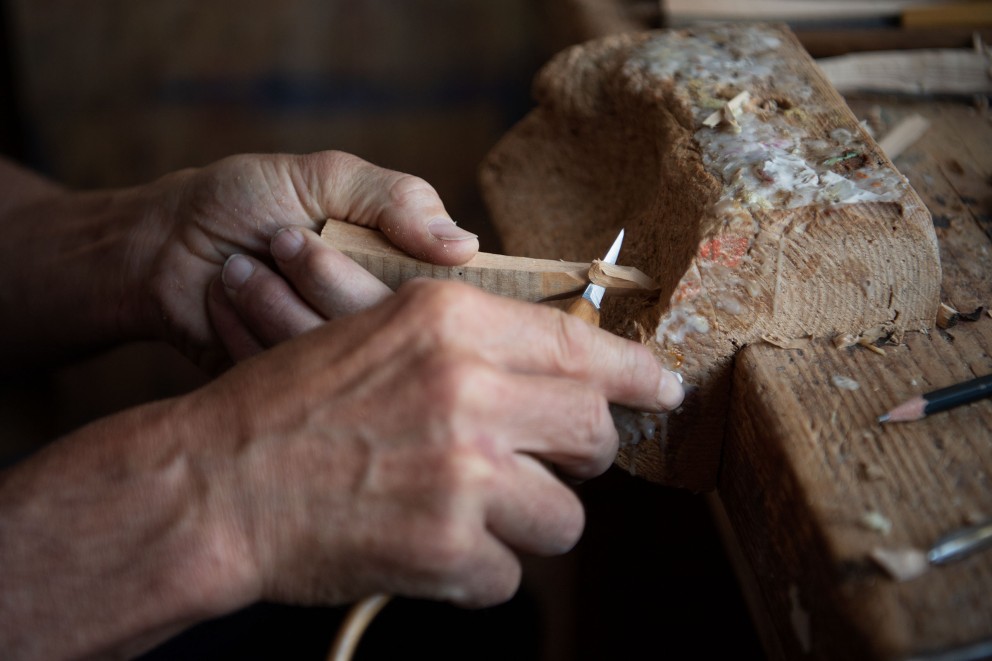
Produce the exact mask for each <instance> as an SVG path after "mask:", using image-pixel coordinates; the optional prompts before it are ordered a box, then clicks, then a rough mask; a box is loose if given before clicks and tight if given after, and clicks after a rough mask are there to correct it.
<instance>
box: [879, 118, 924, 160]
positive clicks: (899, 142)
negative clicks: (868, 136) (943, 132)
mask: <svg viewBox="0 0 992 661" xmlns="http://www.w3.org/2000/svg"><path fill="white" fill-rule="evenodd" d="M929 128H930V120H928V119H927V118H926V117H923V116H922V115H918V114H914V115H910V116H909V117H906V118H904V119H903V120H902V121H901V122H899V123H898V124H896V125H895V126H894V127H893V128H892V130H891V131H889V132H888V133H887V134H886V135H885V137H884V138H882V139H881V140H879V141H878V146H879V147H881V148H882V151H884V152H885V155H886V156H888V157H889V160H890V161H894V160H895V159H896V158H897V157H899V155H900V154H902V153H903V152H904V151H906V149H908V148H909V147H910V146H912V144H913V143H914V142H916V141H917V140H919V139H920V138H921V137H923V134H924V133H926V132H927V129H929Z"/></svg>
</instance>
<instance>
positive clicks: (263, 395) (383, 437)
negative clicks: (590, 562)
mask: <svg viewBox="0 0 992 661" xmlns="http://www.w3.org/2000/svg"><path fill="white" fill-rule="evenodd" d="M681 398H682V389H681V386H680V384H679V383H678V380H677V378H676V377H675V376H674V375H672V374H671V373H669V372H666V371H665V370H663V369H662V368H661V367H660V366H659V364H658V362H657V361H656V359H655V358H654V357H653V355H652V354H651V353H650V351H649V350H648V349H646V348H645V347H642V346H641V345H638V344H636V343H633V342H629V341H626V340H623V339H620V338H618V337H616V336H613V335H611V334H609V333H606V332H604V331H601V330H599V329H596V328H594V327H592V326H590V325H588V324H586V323H584V322H582V321H580V320H578V319H575V318H571V317H568V316H566V315H564V314H563V313H561V312H560V311H557V310H551V309H545V308H541V307H538V306H534V305H530V304H525V303H520V302H517V301H512V300H507V299H502V298H499V297H495V296H491V295H489V294H485V293H483V292H481V291H479V290H477V289H475V288H472V287H469V286H467V285H460V284H454V283H440V282H433V281H418V282H413V283H409V284H408V285H406V286H404V287H403V288H401V289H400V291H399V293H398V294H397V295H395V296H391V297H388V298H387V299H386V300H385V301H384V302H383V303H381V304H379V305H377V306H375V307H374V308H372V309H370V310H369V311H367V312H364V313H360V314H357V315H353V316H349V317H346V318H343V319H339V320H337V321H334V322H330V323H328V324H322V325H320V327H318V328H316V329H315V330H313V331H312V332H310V333H307V334H304V335H302V336H300V337H298V338H296V339H295V340H292V341H290V342H286V343H283V344H281V345H279V346H277V347H276V348H274V349H272V350H270V351H267V352H264V353H262V354H260V355H258V356H256V357H255V358H253V359H250V360H247V361H245V362H243V363H241V364H240V365H238V366H237V367H235V368H234V369H232V370H231V371H229V372H228V373H226V374H225V375H223V376H222V377H220V378H219V379H218V380H217V381H215V382H214V383H213V384H211V385H210V386H208V387H207V388H206V389H204V390H203V391H202V392H201V393H200V394H199V395H198V396H197V397H195V398H191V399H189V400H188V401H187V403H186V407H187V408H186V411H185V412H184V414H183V415H182V417H183V418H184V419H192V420H196V419H200V418H205V417H212V418H214V419H216V418H217V417H218V416H219V417H220V418H221V419H222V420H225V421H227V422H226V423H224V426H229V427H231V428H232V429H236V430H237V433H236V434H235V437H236V438H235V439H231V440H228V441H226V442H223V443H220V444H218V445H217V446H216V447H215V448H211V449H210V450H209V451H208V452H209V453H210V454H213V453H215V452H216V453H219V454H218V460H213V461H211V465H213V466H216V467H225V470H222V471H216V470H215V471H214V472H213V473H212V476H213V479H214V480H215V481H216V484H215V488H214V489H213V491H214V492H215V493H216V494H217V496H218V497H219V498H220V499H221V502H222V504H219V505H218V504H216V503H215V508H216V509H217V510H218V511H230V512H232V513H234V514H235V518H234V519H233V521H236V522H237V530H239V531H240V534H241V535H243V536H245V538H246V539H247V540H248V542H247V543H246V544H244V547H245V548H248V549H250V550H251V551H250V553H249V557H250V558H251V559H252V562H253V564H254V571H253V572H251V573H253V574H255V575H257V577H258V579H259V581H260V583H259V585H258V589H259V590H260V594H259V595H258V596H261V597H264V598H269V599H277V600H282V601H293V602H305V603H340V602H344V601H349V600H352V599H355V598H357V597H361V596H364V595H367V594H370V593H373V592H379V591H387V592H392V593H399V594H404V595H410V596H418V597H427V598H434V599H445V600H451V601H454V602H456V603H460V604H463V605H470V606H480V605H487V604H492V603H496V602H499V601H502V600H505V599H507V598H509V596H511V595H512V594H513V592H514V591H515V590H516V588H517V584H518V581H519V576H520V567H519V564H518V561H517V559H516V555H515V552H517V551H523V552H528V553H536V554H557V553H562V552H565V551H567V550H568V549H569V548H571V546H572V545H573V544H574V543H575V542H576V541H577V539H578V537H579V535H580V533H581V530H582V527H583V514H582V508H581V505H580V503H579V501H578V499H577V498H576V496H575V495H574V494H573V493H572V491H571V490H569V489H568V488H567V487H565V486H564V485H563V484H562V483H561V482H559V480H558V479H557V478H556V477H555V476H554V475H553V474H552V473H551V472H550V471H549V470H548V469H547V467H546V466H545V463H544V462H547V463H550V464H554V465H555V467H556V468H557V469H558V470H560V471H562V472H564V473H566V474H569V475H571V476H574V477H577V478H590V477H593V476H595V475H598V474H599V473H601V472H602V471H604V470H605V469H606V468H607V467H608V466H609V465H610V464H611V462H612V461H613V459H614V456H615V453H616V450H617V433H616V430H615V429H614V427H613V422H612V419H611V417H610V414H609V411H608V402H610V401H612V402H618V403H622V404H625V405H627V406H630V407H633V408H636V409H641V410H650V411H662V410H667V409H670V408H673V407H675V406H678V404H679V403H680V402H681ZM232 442H233V443H234V445H231V443H232ZM231 456H236V457H237V460H236V461H234V462H230V463H226V464H225V462H224V461H223V460H222V459H221V458H227V457H231ZM210 509H214V508H210Z"/></svg>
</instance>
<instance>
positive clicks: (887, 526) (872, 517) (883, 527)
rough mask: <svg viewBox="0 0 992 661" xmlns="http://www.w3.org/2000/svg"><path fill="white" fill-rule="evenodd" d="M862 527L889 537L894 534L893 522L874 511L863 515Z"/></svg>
mask: <svg viewBox="0 0 992 661" xmlns="http://www.w3.org/2000/svg"><path fill="white" fill-rule="evenodd" d="M860 522H861V525H862V526H864V527H865V528H867V529H868V530H871V531H874V532H877V533H881V534H883V535H888V534H889V533H890V532H892V521H891V520H890V519H889V517H887V516H885V515H884V514H882V513H881V512H877V511H875V510H872V511H870V512H865V513H864V514H862V515H861V519H860Z"/></svg>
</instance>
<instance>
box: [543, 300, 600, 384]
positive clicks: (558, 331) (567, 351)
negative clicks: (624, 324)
mask: <svg viewBox="0 0 992 661" xmlns="http://www.w3.org/2000/svg"><path fill="white" fill-rule="evenodd" d="M591 329H592V326H590V325H589V324H588V323H586V322H585V321H582V320H581V319H579V318H577V317H573V316H570V315H567V314H565V313H564V312H562V313H560V314H559V315H558V323H557V324H556V325H555V327H554V331H553V332H554V341H553V342H552V343H551V347H552V356H551V358H552V361H553V365H554V366H555V368H556V369H557V370H558V371H559V372H560V373H561V374H564V375H566V376H574V377H581V376H584V375H585V374H586V371H587V369H588V364H589V360H590V357H591V356H590V351H591V349H590V347H589V342H590V339H591V335H590V330H591Z"/></svg>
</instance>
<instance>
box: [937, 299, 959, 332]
mask: <svg viewBox="0 0 992 661" xmlns="http://www.w3.org/2000/svg"><path fill="white" fill-rule="evenodd" d="M960 318H961V315H960V314H959V313H958V311H957V310H955V309H954V308H952V307H951V306H950V305H948V304H947V303H941V304H940V307H939V308H937V328H951V327H952V326H954V325H955V324H957V323H958V319H960Z"/></svg>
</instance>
